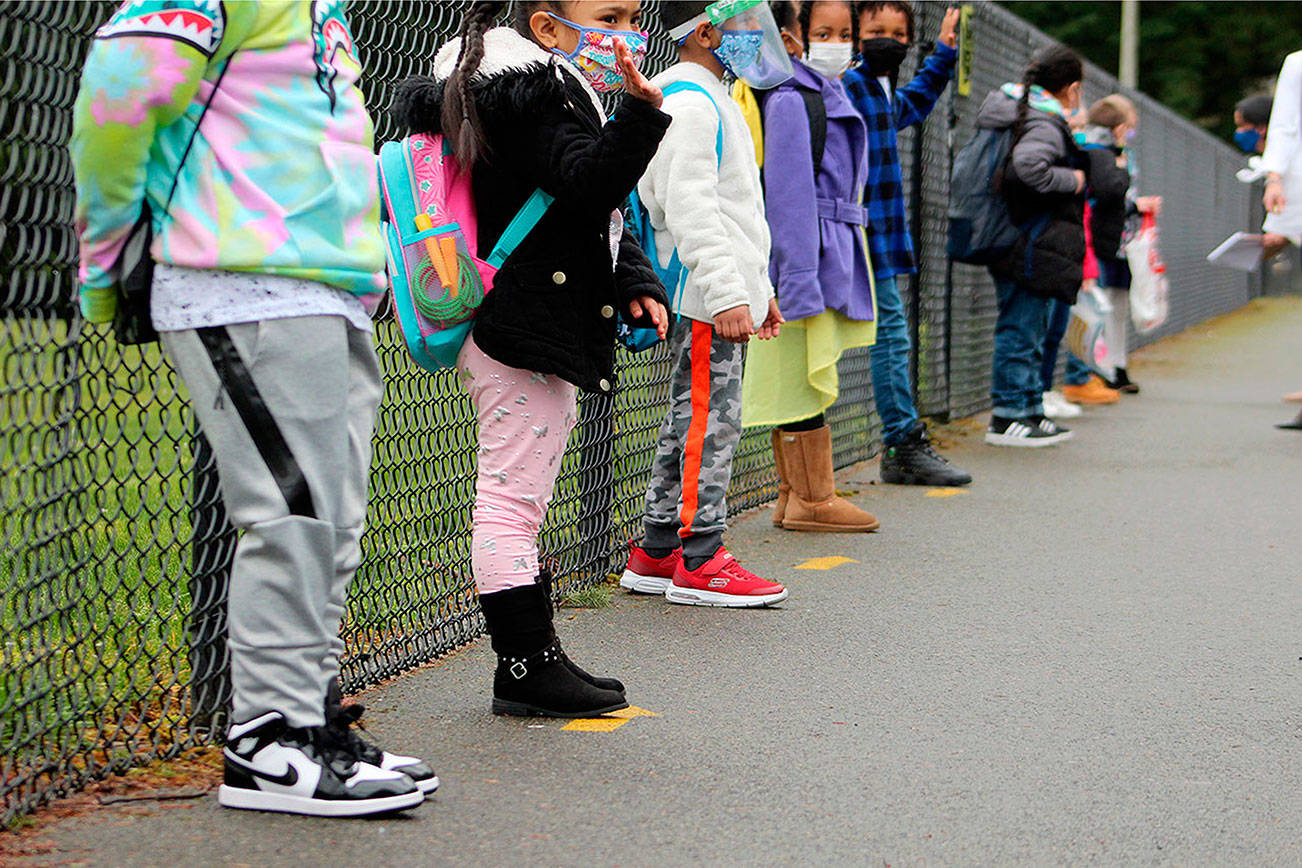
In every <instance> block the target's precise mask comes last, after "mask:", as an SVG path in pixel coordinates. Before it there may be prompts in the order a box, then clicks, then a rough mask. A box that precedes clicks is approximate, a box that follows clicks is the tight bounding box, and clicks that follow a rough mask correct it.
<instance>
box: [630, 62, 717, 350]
mask: <svg viewBox="0 0 1302 868" xmlns="http://www.w3.org/2000/svg"><path fill="white" fill-rule="evenodd" d="M684 90H694V91H697V92H698V93H702V94H705V96H706V98H707V99H709V100H710V103H711V105H713V106H714V110H715V112H716V113H717V114H718V115H719V129H718V131H717V132H716V133H715V135H714V156H715V159H716V161H717V163H718V164H719V165H722V164H723V112H722V111H720V109H719V104H718V103H717V102H715V100H714V97H712V96H710V92H709V91H707V90H706V89H705V88H703V87H701V86H700V85H699V84H696V83H694V82H690V81H675V82H673V83H671V84H667V85H665V87H664V91H663V92H664V95H665V96H669V95H670V94H674V93H678V92H680V91H684ZM628 213H629V217H630V218H631V219H630V220H629V225H630V227H631V229H632V231H633V235H634V236H636V238H637V241H638V244H639V245H641V247H642V252H643V253H645V254H646V256H647V259H649V260H651V268H652V269H653V270H654V271H655V273H656V277H658V278H660V282H661V283H663V284H664V285H665V293H666V294H667V295H668V296H669V311H670V313H671V314H672V313H673V309H674V305H675V303H676V302H677V301H678V294H679V293H680V292H681V291H682V288H683V284H684V283H686V282H687V269H686V268H685V267H684V266H683V263H682V262H681V261H680V260H679V258H678V248H674V250H673V251H672V252H671V253H670V255H669V264H668V265H665V266H661V265H660V255H659V253H658V252H657V251H656V233H655V229H654V228H652V226H651V215H650V214H648V213H647V210H646V205H644V204H643V203H642V200H641V199H640V198H639V197H638V195H637V188H636V187H634V188H633V192H632V193H630V194H629V197H628ZM618 334H619V340H620V342H621V343H623V344H624V346H625V347H627V348H628V349H629V351H630V352H634V353H640V352H642V351H643V350H647V349H650V348H651V347H653V346H655V345H656V344H657V343H659V341H660V336H659V335H657V334H656V330H655V329H652V328H633V327H632V326H630V325H628V323H626V322H624V321H623V320H620V323H619V331H618Z"/></svg>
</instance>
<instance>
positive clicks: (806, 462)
mask: <svg viewBox="0 0 1302 868" xmlns="http://www.w3.org/2000/svg"><path fill="white" fill-rule="evenodd" d="M774 9H775V12H776V13H777V14H776V15H775V18H777V20H778V23H779V24H780V25H781V26H782V28H783V30H784V31H785V33H784V35H783V39H784V42H786V44H787V47H788V50H789V52H790V53H791V55H792V57H793V58H797V59H794V60H793V65H794V67H795V75H794V76H793V77H792V78H791V80H790V81H788V82H786V83H785V84H782V85H780V86H778V87H777V88H775V89H773V90H771V91H770V92H769V93H768V94H767V95H765V96H764V97H763V99H762V116H763V127H764V195H765V210H766V214H767V216H768V223H769V229H770V231H771V233H772V236H773V252H772V255H771V257H770V260H769V277H770V279H771V280H772V281H773V284H774V286H775V287H776V289H777V299H778V307H779V308H780V309H781V312H782V316H783V318H784V319H785V320H786V321H787V322H786V325H785V326H783V329H782V332H781V334H780V335H778V336H777V337H776V338H775V339H774V340H772V341H769V342H767V343H762V344H757V345H756V346H754V347H753V348H752V349H751V352H750V355H749V357H748V358H747V359H746V376H745V381H744V383H743V387H742V408H743V413H744V421H745V425H746V426H747V427H751V426H759V425H762V426H766V427H772V428H773V429H774V430H773V435H772V442H773V457H774V462H775V464H776V466H777V472H778V479H779V481H780V485H779V489H778V504H777V509H776V510H775V511H774V514H773V523H774V525H775V526H777V527H781V528H785V529H786V530H797V531H839V532H865V531H872V530H876V529H877V528H878V527H880V523H879V522H878V521H877V519H876V518H874V517H873V516H872V515H870V514H869V513H867V512H865V511H864V510H862V509H860V508H859V507H857V506H855V505H854V504H852V503H850V502H849V501H848V500H844V499H842V498H841V497H838V496H837V494H836V485H835V481H834V478H833V466H832V431H831V428H829V427H828V425H827V422H826V420H825V419H824V417H823V411H824V410H826V409H827V408H828V407H830V406H831V405H832V403H833V402H834V401H836V397H837V394H838V392H839V386H838V382H837V371H836V363H837V360H838V359H839V358H840V357H841V354H842V353H843V352H845V351H846V350H848V349H850V348H851V347H863V346H871V345H872V343H873V341H874V340H875V337H876V323H875V321H874V320H875V317H876V314H875V302H874V298H873V277H872V270H871V268H870V267H869V260H868V250H867V247H866V245H865V241H864V228H865V227H866V226H867V225H868V213H867V209H866V208H864V207H863V204H862V199H863V191H864V188H865V186H866V183H867V177H868V156H867V155H868V133H867V129H866V128H865V125H864V120H863V118H862V117H861V116H860V114H859V112H857V111H856V110H855V108H854V106H853V105H851V104H850V100H849V98H848V97H847V96H846V93H845V88H844V87H843V86H842V84H841V76H842V75H843V74H844V73H845V71H846V70H847V69H849V68H850V62H851V57H852V53H853V50H854V40H855V21H854V4H853V3H850V2H838V0H817V2H809V3H803V4H801V7H800V10H799V12H796V11H795V10H794V9H793V7H792V5H791V4H790V3H778V4H775V6H774ZM801 57H803V60H802V59H799V58H801Z"/></svg>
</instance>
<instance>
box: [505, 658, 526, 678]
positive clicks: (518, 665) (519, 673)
mask: <svg viewBox="0 0 1302 868" xmlns="http://www.w3.org/2000/svg"><path fill="white" fill-rule="evenodd" d="M506 671H507V672H510V673H511V677H512V678H514V679H515V680H516V681H519V680H520V679H521V678H524V677H525V676H526V675H528V674H529V667H528V666H525V665H524V661H523V660H517V661H515V662H514V663H512V664H511V667H510V668H509V669H507V670H506Z"/></svg>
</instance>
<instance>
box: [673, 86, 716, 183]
mask: <svg viewBox="0 0 1302 868" xmlns="http://www.w3.org/2000/svg"><path fill="white" fill-rule="evenodd" d="M685 90H694V91H696V92H697V93H700V94H704V95H705V98H706V99H708V100H709V101H710V105H712V106H714V113H715V114H717V115H718V116H719V128H718V129H717V130H715V133H714V156H715V158H716V159H717V160H718V161H719V164H720V165H722V164H723V110H722V109H720V108H719V103H718V102H716V101H715V99H714V97H713V96H711V95H710V92H709V91H708V90H706V89H705V88H703V87H701V86H700V85H699V84H697V83H696V82H694V81H673V82H670V83H669V84H667V85H665V86H664V89H663V90H662V91H661V93H662V94H664V95H665V96H669V95H670V94H674V93H682V92H683V91H685Z"/></svg>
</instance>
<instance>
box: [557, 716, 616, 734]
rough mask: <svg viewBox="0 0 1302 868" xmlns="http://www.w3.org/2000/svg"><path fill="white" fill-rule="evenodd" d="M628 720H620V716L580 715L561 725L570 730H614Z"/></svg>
mask: <svg viewBox="0 0 1302 868" xmlns="http://www.w3.org/2000/svg"><path fill="white" fill-rule="evenodd" d="M626 723H628V721H627V720H620V719H619V718H618V717H580V718H579V719H578V720H571V721H570V722H569V723H567V724H565V725H564V726H562V727H561V729H568V730H569V731H570V732H614V731H615V730H617V729H619V728H620V727H621V726H623V725H624V724H626Z"/></svg>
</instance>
